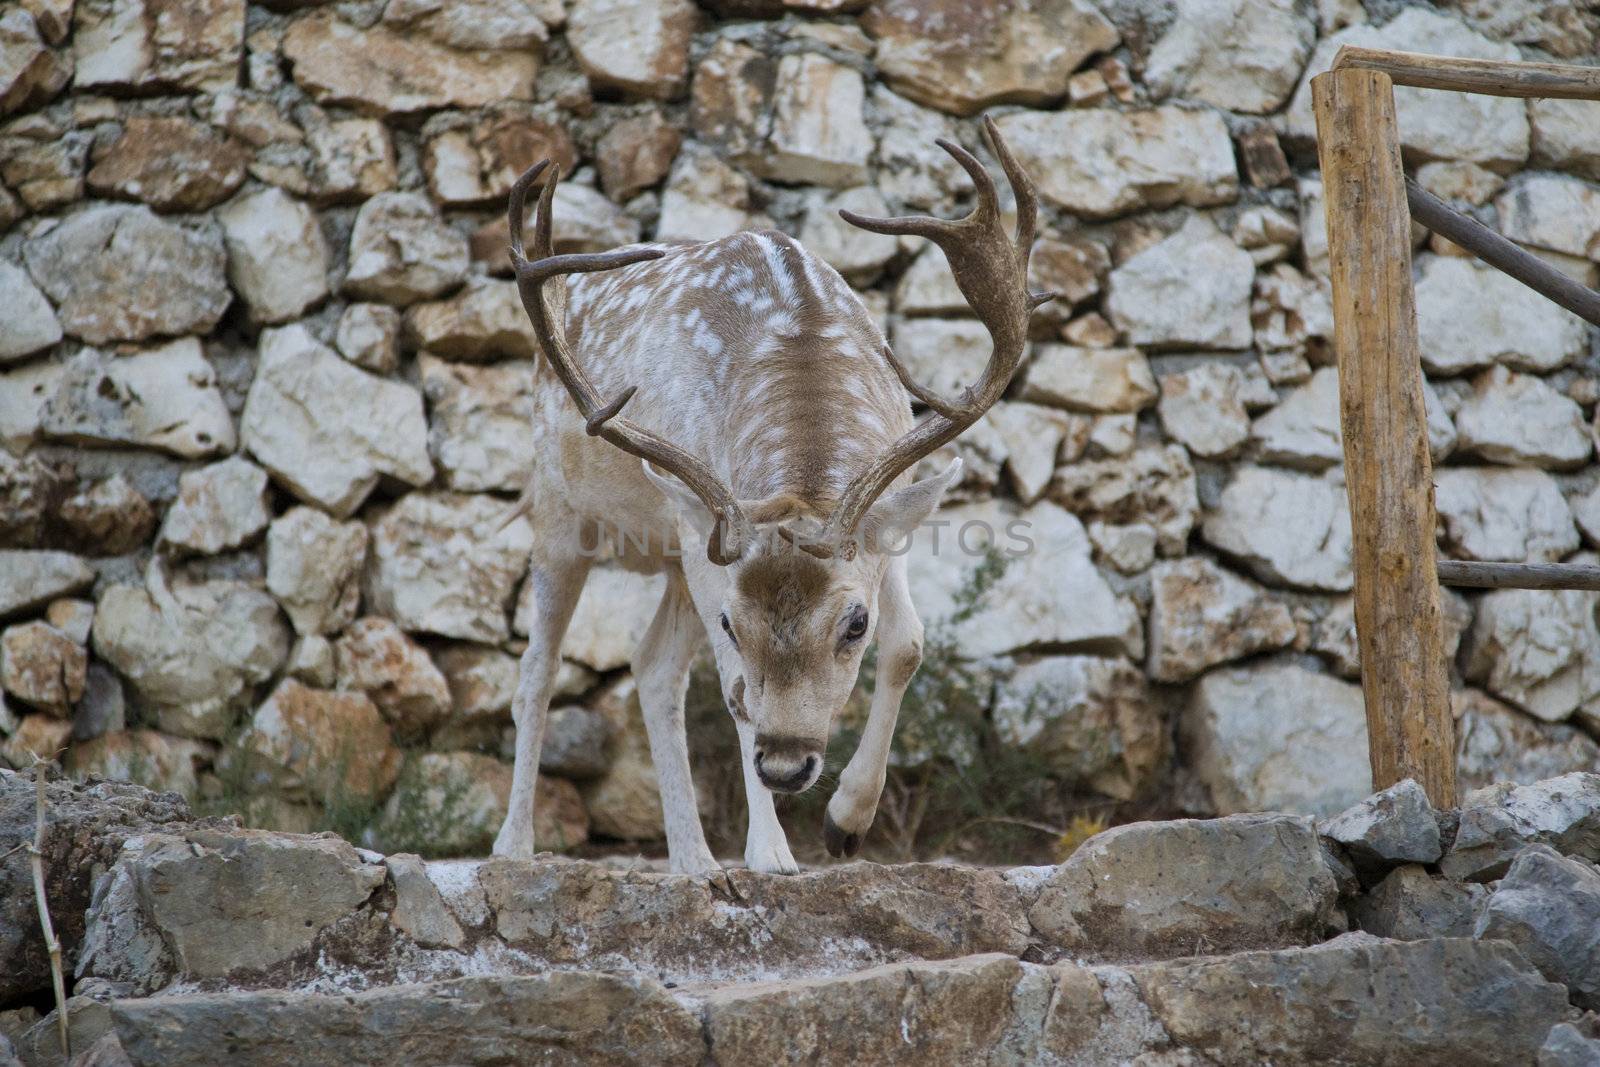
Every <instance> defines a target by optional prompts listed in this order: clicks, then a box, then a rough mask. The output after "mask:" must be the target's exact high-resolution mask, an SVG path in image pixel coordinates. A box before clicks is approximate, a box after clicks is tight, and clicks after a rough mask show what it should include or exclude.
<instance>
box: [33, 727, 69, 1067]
mask: <svg viewBox="0 0 1600 1067" xmlns="http://www.w3.org/2000/svg"><path fill="white" fill-rule="evenodd" d="M49 764H50V761H49V760H46V759H42V758H40V757H39V756H34V757H33V782H34V788H35V790H36V793H35V801H34V822H33V844H32V845H30V846H28V856H29V858H30V860H31V861H32V865H33V898H34V902H35V903H36V904H37V905H38V908H39V926H40V928H41V929H42V930H43V931H44V946H45V949H46V950H47V951H48V952H49V953H50V982H51V984H52V985H53V986H54V987H55V993H56V1027H57V1028H58V1030H59V1031H60V1034H61V1059H62V1062H66V1061H67V1060H70V1059H71V1058H72V1045H71V1043H70V1042H69V1041H68V1039H67V980H66V977H65V975H63V973H62V971H61V941H60V939H59V938H57V937H56V930H55V926H54V925H53V924H52V923H51V922H50V905H49V903H48V902H47V901H46V899H45V892H44V809H45V788H44V769H45V768H46V767H47V766H49Z"/></svg>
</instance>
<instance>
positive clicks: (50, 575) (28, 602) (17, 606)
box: [0, 549, 94, 619]
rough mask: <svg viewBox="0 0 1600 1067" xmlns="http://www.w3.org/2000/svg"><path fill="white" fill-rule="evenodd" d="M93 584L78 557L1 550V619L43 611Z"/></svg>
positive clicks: (89, 574) (38, 550)
mask: <svg viewBox="0 0 1600 1067" xmlns="http://www.w3.org/2000/svg"><path fill="white" fill-rule="evenodd" d="M93 584H94V571H93V570H92V569H91V568H90V567H89V565H88V564H87V563H85V562H84V561H83V559H82V558H81V557H79V556H75V555H73V554H72V553H70V552H56V551H52V550H47V549H0V619H6V618H10V617H12V616H14V615H22V614H26V613H28V612H31V611H34V610H35V609H37V608H42V607H44V606H45V605H46V604H48V603H50V601H52V600H54V599H56V598H57V597H60V596H66V595H68V594H71V593H76V592H77V591H78V590H80V589H87V588H88V587H89V586H90V585H93Z"/></svg>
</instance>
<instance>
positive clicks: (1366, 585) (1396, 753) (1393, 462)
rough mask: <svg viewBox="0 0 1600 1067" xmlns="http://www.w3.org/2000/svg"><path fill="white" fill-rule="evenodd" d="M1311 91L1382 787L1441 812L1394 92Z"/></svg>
mask: <svg viewBox="0 0 1600 1067" xmlns="http://www.w3.org/2000/svg"><path fill="white" fill-rule="evenodd" d="M1311 91H1312V103H1313V105H1314V107H1315V109H1316V118H1317V139H1318V152H1319V154H1320V156H1321V161H1322V181H1323V189H1324V194H1323V195H1324V199H1325V203H1326V205H1327V225H1328V247H1329V265H1330V274H1331V278H1332V282H1333V311H1334V345H1335V348H1336V350H1337V352H1338V358H1339V406H1340V419H1341V423H1342V426H1343V431H1344V454H1345V483H1346V486H1347V489H1348V492H1349V496H1350V522H1351V527H1352V534H1353V537H1352V547H1353V551H1354V563H1355V618H1356V638H1357V642H1358V644H1359V646H1360V650H1361V684H1362V690H1363V692H1364V694H1365V696H1366V707H1367V733H1368V738H1369V743H1370V749H1371V758H1372V778H1373V785H1374V786H1375V787H1376V788H1379V789H1382V788H1385V787H1386V786H1390V785H1393V784H1394V783H1395V782H1397V781H1399V780H1400V779H1402V778H1408V777H1409V778H1415V779H1416V780H1417V781H1418V782H1420V783H1421V784H1422V786H1423V788H1424V789H1425V790H1427V793H1428V796H1429V798H1430V799H1431V800H1432V801H1433V803H1434V804H1436V805H1438V806H1440V807H1449V806H1452V805H1453V804H1454V803H1455V799H1456V779H1455V723H1454V720H1453V719H1452V717H1451V714H1450V681H1449V674H1448V671H1447V666H1446V661H1445V651H1444V629H1443V626H1442V623H1441V616H1440V611H1439V582H1438V577H1437V574H1436V571H1435V561H1434V543H1433V539H1434V504H1433V465H1432V462H1431V461H1430V459H1429V456H1428V434H1427V417H1426V414H1425V411H1424V408H1423V400H1422V365H1421V361H1420V359H1419V357H1418V349H1417V313H1416V296H1415V293H1414V292H1413V290H1412V284H1411V214H1410V212H1409V211H1408V210H1407V209H1406V190H1405V176H1404V173H1403V171H1402V170H1401V163H1400V135H1399V130H1398V128H1397V126H1396V123H1395V111H1394V91H1393V83H1392V82H1391V80H1390V78H1389V76H1388V75H1387V74H1384V73H1382V72H1380V71H1372V70H1361V69H1348V70H1336V71H1330V72H1328V73H1325V74H1319V75H1318V76H1317V77H1315V78H1313V79H1312V82H1311Z"/></svg>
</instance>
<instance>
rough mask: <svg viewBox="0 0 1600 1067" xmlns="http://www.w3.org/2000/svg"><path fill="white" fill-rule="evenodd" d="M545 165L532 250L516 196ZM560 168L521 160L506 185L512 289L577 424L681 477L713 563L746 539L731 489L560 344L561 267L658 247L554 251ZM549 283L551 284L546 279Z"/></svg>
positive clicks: (600, 263)
mask: <svg viewBox="0 0 1600 1067" xmlns="http://www.w3.org/2000/svg"><path fill="white" fill-rule="evenodd" d="M546 170H548V171H549V172H550V177H549V179H548V180H547V181H546V182H545V184H544V186H543V188H542V189H541V190H540V192H539V203H538V207H537V209H536V211H535V214H534V220H533V258H532V259H529V258H528V257H527V255H526V254H525V253H524V252H523V247H522V216H523V203H524V201H525V200H526V198H527V195H528V190H529V189H530V188H532V187H533V185H534V183H535V182H537V181H538V180H539V178H540V176H541V175H543V174H544V173H545V171H546ZM560 180H561V168H560V167H558V166H555V165H554V164H552V163H551V161H550V160H548V159H546V160H544V161H542V162H540V163H537V164H535V165H534V166H532V167H530V168H528V170H527V171H525V172H524V173H523V175H522V177H520V178H518V179H517V182H516V184H515V185H513V186H512V187H511V203H510V205H509V208H508V214H509V222H510V226H511V266H512V268H513V269H514V270H515V271H516V274H517V291H518V292H519V293H520V294H521V295H522V306H523V307H524V308H526V309H527V312H528V318H529V319H530V320H532V322H533V331H534V333H535V334H537V335H538V338H539V345H540V347H541V348H543V349H544V354H545V357H546V358H547V359H549V361H550V365H551V367H553V368H554V369H555V372H556V376H557V377H558V378H560V379H561V384H562V385H564V386H566V388H567V392H568V393H569V394H571V396H572V400H573V402H574V403H575V404H577V405H578V411H579V413H580V414H582V415H583V420H584V428H585V429H586V430H587V431H588V432H589V434H590V435H591V436H597V437H601V438H604V439H605V440H606V441H609V442H610V443H611V444H613V445H616V446H617V447H618V448H620V449H622V450H623V451H624V452H627V453H629V454H630V455H634V456H638V457H639V458H640V459H643V460H646V461H648V462H650V463H654V464H655V465H656V466H657V467H659V468H661V469H662V470H665V471H669V472H671V473H672V474H674V475H676V476H677V477H678V478H679V479H680V480H682V481H683V483H684V484H685V485H687V486H688V487H689V488H690V489H691V490H693V491H694V494H695V495H696V496H698V497H699V498H700V500H701V502H702V503H704V504H705V506H706V509H707V510H708V511H710V512H711V515H712V518H713V520H714V523H713V525H712V528H711V535H710V537H708V538H707V541H706V555H707V557H708V558H709V559H710V560H711V562H712V563H714V564H716V565H717V566H719V567H722V566H727V565H728V564H729V563H732V562H733V561H734V560H736V559H738V558H739V555H740V553H742V552H743V551H744V549H745V547H746V546H747V545H749V544H750V540H751V538H750V536H749V534H750V525H749V523H748V521H746V519H745V516H744V512H743V510H742V509H741V508H740V507H739V503H738V501H737V500H735V499H734V496H733V493H732V492H731V491H730V490H729V489H728V487H727V486H725V485H724V484H723V483H722V481H721V480H720V479H719V478H718V477H717V476H716V474H715V473H714V472H713V471H712V470H711V468H710V467H708V466H706V464H705V463H703V462H702V461H700V460H699V459H697V458H696V457H694V456H693V455H690V454H689V453H688V452H686V451H684V450H683V449H682V448H679V447H678V446H677V445H675V444H673V443H672V442H671V441H668V440H667V439H666V438H664V437H662V436H660V435H659V434H656V433H653V432H651V431H650V430H647V429H645V428H644V427H642V426H640V425H639V424H638V423H635V422H631V421H629V420H628V419H624V418H621V417H620V412H621V411H622V409H623V407H625V406H626V405H627V403H628V401H629V400H632V399H633V395H634V393H636V392H637V391H638V386H632V385H630V386H628V387H627V388H626V389H624V390H622V391H621V392H620V393H618V394H617V395H616V396H614V397H612V398H611V399H610V400H606V401H602V400H601V398H600V394H599V392H598V391H597V390H596V389H595V387H594V383H593V382H591V381H590V380H589V376H588V375H587V374H585V373H584V370H583V368H582V367H580V366H579V365H578V361H577V360H576V359H574V358H573V356H572V350H571V349H570V348H569V347H568V346H567V331H566V296H567V284H566V278H565V276H566V275H568V274H587V273H591V272H594V271H603V270H615V269H617V268H618V267H626V266H629V265H631V264H634V263H643V262H644V261H646V260H651V259H660V258H661V256H662V255H663V252H662V250H661V249H659V248H626V249H619V250H617V251H614V252H600V253H594V254H582V255H563V256H558V255H555V254H553V250H552V248H551V243H550V214H551V203H552V201H553V199H554V197H555V191H556V183H557V182H558V181H560ZM552 283H553V284H552Z"/></svg>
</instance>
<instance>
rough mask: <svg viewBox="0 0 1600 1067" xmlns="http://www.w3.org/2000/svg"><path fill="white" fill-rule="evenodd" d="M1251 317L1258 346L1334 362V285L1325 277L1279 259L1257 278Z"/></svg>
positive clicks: (1268, 349) (1318, 360)
mask: <svg viewBox="0 0 1600 1067" xmlns="http://www.w3.org/2000/svg"><path fill="white" fill-rule="evenodd" d="M1250 321H1251V324H1252V325H1253V326H1254V327H1255V343H1256V345H1257V347H1259V348H1262V349H1265V350H1267V351H1271V352H1284V351H1292V352H1299V353H1302V354H1304V353H1308V352H1309V353H1310V354H1311V355H1312V356H1313V357H1314V358H1315V360H1316V361H1317V362H1319V363H1322V362H1331V361H1332V360H1331V355H1330V354H1329V353H1328V351H1327V349H1328V347H1329V346H1330V345H1331V344H1332V341H1333V288H1332V286H1331V285H1330V284H1329V282H1328V281H1327V279H1325V278H1319V277H1317V276H1315V275H1311V276H1307V275H1304V274H1301V273H1300V272H1299V271H1297V270H1295V269H1294V268H1293V267H1291V266H1289V265H1288V264H1287V263H1279V264H1277V265H1275V266H1274V267H1273V268H1272V272H1271V273H1270V274H1262V275H1260V276H1259V277H1258V278H1257V279H1256V288H1255V297H1254V299H1253V300H1252V301H1251V303H1250Z"/></svg>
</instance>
